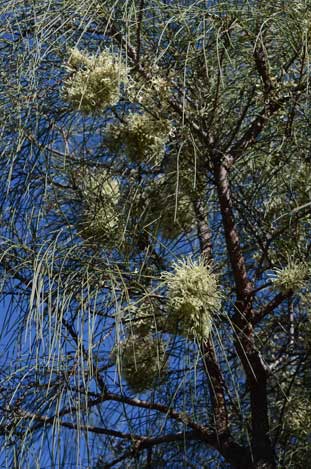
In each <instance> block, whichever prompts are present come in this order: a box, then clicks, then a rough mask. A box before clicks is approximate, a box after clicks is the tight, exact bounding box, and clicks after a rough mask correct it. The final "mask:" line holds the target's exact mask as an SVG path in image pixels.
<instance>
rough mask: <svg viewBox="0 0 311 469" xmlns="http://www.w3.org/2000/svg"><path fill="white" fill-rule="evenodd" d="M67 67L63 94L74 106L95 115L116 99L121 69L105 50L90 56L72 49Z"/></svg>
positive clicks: (122, 73) (123, 74) (122, 68)
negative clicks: (68, 74)
mask: <svg viewBox="0 0 311 469" xmlns="http://www.w3.org/2000/svg"><path fill="white" fill-rule="evenodd" d="M67 69H68V70H69V71H70V72H71V75H70V76H69V78H68V79H67V80H66V81H65V86H64V96H65V99H66V101H68V103H70V105H71V106H72V107H73V108H74V109H77V110H79V111H82V112H83V113H85V114H89V113H93V114H99V113H100V112H102V111H103V110H105V108H107V107H109V106H113V105H115V104H116V103H117V102H118V101H119V96H120V83H121V82H122V81H124V80H125V68H124V66H123V65H122V64H121V63H120V61H117V58H116V57H114V56H113V55H111V54H110V53H109V52H107V51H103V52H102V53H101V54H100V55H98V56H90V55H86V54H84V53H82V52H80V51H79V50H77V49H72V50H71V55H70V57H69V60H68V63H67Z"/></svg>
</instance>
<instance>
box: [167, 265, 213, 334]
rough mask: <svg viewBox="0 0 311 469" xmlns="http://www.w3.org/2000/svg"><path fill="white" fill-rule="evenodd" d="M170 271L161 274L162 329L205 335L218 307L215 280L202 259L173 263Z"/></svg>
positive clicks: (170, 331) (171, 331) (210, 268)
mask: <svg viewBox="0 0 311 469" xmlns="http://www.w3.org/2000/svg"><path fill="white" fill-rule="evenodd" d="M173 269H174V270H173V272H164V273H162V280H163V282H164V285H165V286H166V287H167V289H168V305H167V307H168V314H167V319H166V331H167V332H169V333H173V334H174V333H177V334H179V335H182V336H185V337H187V338H190V339H193V338H196V339H198V340H200V339H204V338H207V337H208V336H209V334H210V331H211V327H212V319H213V315H214V314H215V313H217V312H218V311H219V310H220V308H221V300H222V295H221V292H220V290H219V287H218V280H217V276H216V274H215V273H213V269H212V267H211V266H210V265H206V264H205V263H204V261H203V259H199V260H198V261H194V260H192V259H191V258H190V257H188V258H185V259H183V260H180V261H178V262H175V263H174V264H173Z"/></svg>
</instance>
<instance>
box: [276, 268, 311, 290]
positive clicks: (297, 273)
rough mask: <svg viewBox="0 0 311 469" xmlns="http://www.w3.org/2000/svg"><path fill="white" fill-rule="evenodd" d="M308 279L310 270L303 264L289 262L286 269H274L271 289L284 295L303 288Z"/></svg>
mask: <svg viewBox="0 0 311 469" xmlns="http://www.w3.org/2000/svg"><path fill="white" fill-rule="evenodd" d="M308 277H310V268H309V267H308V265H307V264H306V263H304V262H295V261H293V260H289V262H288V264H287V266H286V267H283V268H282V269H278V268H275V269H274V278H273V280H272V282H273V287H275V288H277V289H279V290H280V291H282V292H284V293H286V292H287V291H289V290H294V291H295V290H299V289H301V288H304V287H305V285H306V281H307V279H308Z"/></svg>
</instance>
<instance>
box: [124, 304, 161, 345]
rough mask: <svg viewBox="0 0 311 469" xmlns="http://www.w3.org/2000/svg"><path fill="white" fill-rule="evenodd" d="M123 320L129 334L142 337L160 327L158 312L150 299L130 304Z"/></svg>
mask: <svg viewBox="0 0 311 469" xmlns="http://www.w3.org/2000/svg"><path fill="white" fill-rule="evenodd" d="M125 322H126V325H127V329H128V330H129V332H130V333H131V334H133V335H137V336H140V337H144V336H146V335H148V334H150V333H152V332H157V331H158V330H159V329H160V327H161V317H160V312H159V309H158V308H156V307H155V305H154V304H153V303H152V302H151V301H148V300H145V301H143V302H141V303H140V304H132V305H130V307H129V308H128V314H127V317H125Z"/></svg>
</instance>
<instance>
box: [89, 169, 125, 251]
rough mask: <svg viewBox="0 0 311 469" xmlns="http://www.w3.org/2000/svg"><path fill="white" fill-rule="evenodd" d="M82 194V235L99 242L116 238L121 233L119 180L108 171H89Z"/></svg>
mask: <svg viewBox="0 0 311 469" xmlns="http://www.w3.org/2000/svg"><path fill="white" fill-rule="evenodd" d="M82 196H83V206H84V210H83V213H82V217H81V220H80V234H81V236H82V237H83V238H86V239H90V240H93V241H97V242H101V241H106V242H107V241H109V242H112V241H113V240H116V238H117V237H118V236H119V235H120V213H119V210H118V203H119V199H120V187H119V182H118V181H117V180H116V179H114V178H112V177H109V176H108V175H107V173H106V172H101V173H98V174H90V173H88V174H86V175H85V176H84V178H83V181H82Z"/></svg>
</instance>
